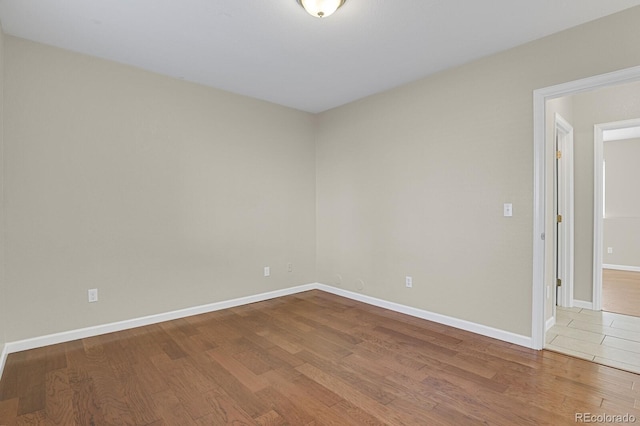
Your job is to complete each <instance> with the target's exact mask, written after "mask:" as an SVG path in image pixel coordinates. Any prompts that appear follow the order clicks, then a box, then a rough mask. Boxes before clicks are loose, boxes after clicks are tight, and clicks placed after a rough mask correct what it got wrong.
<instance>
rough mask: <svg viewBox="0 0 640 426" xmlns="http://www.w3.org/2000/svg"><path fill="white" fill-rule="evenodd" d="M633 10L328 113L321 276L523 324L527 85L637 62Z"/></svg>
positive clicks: (321, 190) (321, 165)
mask: <svg viewBox="0 0 640 426" xmlns="http://www.w3.org/2000/svg"><path fill="white" fill-rule="evenodd" d="M639 21H640V8H634V9H630V10H628V11H627V12H625V13H621V14H616V15H612V16H610V17H607V18H604V19H601V20H598V21H595V22H592V23H589V24H586V25H583V26H580V27H577V28H574V29H571V30H568V31H565V32H563V33H559V34H557V35H554V36H551V37H547V38H545V39H542V40H539V41H536V42H533V43H529V44H527V45H524V46H521V47H518V48H515V49H513V50H510V51H507V52H504V53H501V54H498V55H494V56H491V57H488V58H485V59H483V60H480V61H476V62H473V63H470V64H467V65H465V66H462V67H459V68H456V69H453V70H450V71H447V72H444V73H441V74H438V75H435V76H432V77H429V78H426V79H423V80H420V81H417V82H415V83H412V84H409V85H406V86H403V87H401V88H398V89H395V90H392V91H389V92H386V93H383V94H380V95H376V96H372V97H370V98H367V99H364V100H361V101H359V102H355V103H352V104H349V105H346V106H344V107H340V108H336V109H334V110H331V111H328V112H326V113H324V114H322V115H321V116H320V121H319V132H318V136H317V197H318V210H317V212H318V213H317V242H318V243H317V244H318V245H317V256H318V257H317V258H318V261H317V272H318V280H319V281H320V282H325V283H327V284H332V283H336V282H338V280H337V275H340V276H341V277H342V280H341V281H340V285H341V286H342V287H344V288H348V289H350V290H356V289H357V287H358V284H357V283H358V280H360V279H362V280H364V281H365V287H364V289H363V290H362V292H363V293H364V294H367V295H371V296H375V297H379V298H382V299H386V300H390V301H394V302H399V303H404V304H407V305H410V306H414V307H417V308H422V309H427V310H429V311H433V312H438V313H441V314H445V315H449V316H452V317H456V318H461V319H465V320H469V321H473V322H475V323H479V324H483V325H487V326H492V327H496V328H499V329H503V330H507V331H511V332H514V333H517V334H521V335H526V336H530V335H531V306H532V293H531V289H532V268H533V266H532V244H533V242H532V223H533V217H532V211H533V205H532V203H533V147H532V134H533V123H532V121H533V111H532V92H533V90H535V89H537V88H542V87H547V86H551V85H554V84H559V83H563V82H567V81H571V80H576V79H579V78H583V77H587V76H592V75H596V74H601V73H604V72H608V71H613V70H618V69H622V68H627V67H630V66H635V65H638V64H640V50H639V49H638V48H637V42H636V41H637V40H638V39H640V26H638V25H637V23H638V22H639ZM594 52H598V54H597V55H595V54H594ZM505 202H511V203H513V209H514V216H513V217H511V218H505V217H503V216H502V205H503V203H505ZM406 275H411V276H413V280H414V281H413V288H412V289H407V288H405V286H404V277H405V276H406Z"/></svg>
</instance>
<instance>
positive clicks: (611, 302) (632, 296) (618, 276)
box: [602, 269, 640, 317]
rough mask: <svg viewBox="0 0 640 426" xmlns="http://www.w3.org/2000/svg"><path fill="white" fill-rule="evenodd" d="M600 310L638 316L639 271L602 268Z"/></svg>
mask: <svg viewBox="0 0 640 426" xmlns="http://www.w3.org/2000/svg"><path fill="white" fill-rule="evenodd" d="M602 310H603V311H607V312H615V313H618V314H624V315H631V316H635V317H640V272H631V271H617V270H613V269H603V270H602Z"/></svg>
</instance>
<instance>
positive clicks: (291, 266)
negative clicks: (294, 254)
mask: <svg viewBox="0 0 640 426" xmlns="http://www.w3.org/2000/svg"><path fill="white" fill-rule="evenodd" d="M287 271H288V272H293V263H287Z"/></svg>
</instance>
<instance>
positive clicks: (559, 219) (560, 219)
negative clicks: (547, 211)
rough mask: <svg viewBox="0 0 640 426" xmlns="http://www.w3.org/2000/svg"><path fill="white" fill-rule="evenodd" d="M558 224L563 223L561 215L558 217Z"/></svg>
mask: <svg viewBox="0 0 640 426" xmlns="http://www.w3.org/2000/svg"><path fill="white" fill-rule="evenodd" d="M558 223H562V215H561V214H559V215H558Z"/></svg>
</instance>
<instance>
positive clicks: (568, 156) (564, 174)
mask: <svg viewBox="0 0 640 426" xmlns="http://www.w3.org/2000/svg"><path fill="white" fill-rule="evenodd" d="M554 120H555V122H554V127H555V129H554V130H555V131H554V133H555V134H556V135H557V137H558V147H557V149H558V150H560V151H561V152H562V154H561V155H562V157H561V158H560V160H561V162H562V167H558V175H557V177H556V179H557V183H556V185H557V186H556V188H557V190H558V191H560V194H562V196H560V197H558V202H559V205H558V206H556V209H557V210H556V211H557V212H558V214H561V215H562V224H563V225H562V231H561V232H562V241H563V244H562V247H558V248H559V249H560V251H559V253H558V255H559V256H558V262H560V259H562V264H563V269H562V273H561V274H560V275H559V276H558V277H557V278H561V279H562V286H561V287H560V291H559V293H560V295H561V296H562V297H561V298H560V299H561V300H560V306H562V307H564V308H571V307H573V271H574V268H573V264H574V257H573V247H574V226H573V224H574V220H573V126H572V125H571V124H570V123H569V122H568V121H567V120H565V119H564V118H563V117H562V116H561V115H560V114H558V113H556V114H555V117H554ZM560 133H562V139H560V138H559V135H560ZM558 237H559V235H557V236H556V239H557V238H558ZM556 246H557V243H556ZM554 315H555V314H554Z"/></svg>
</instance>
